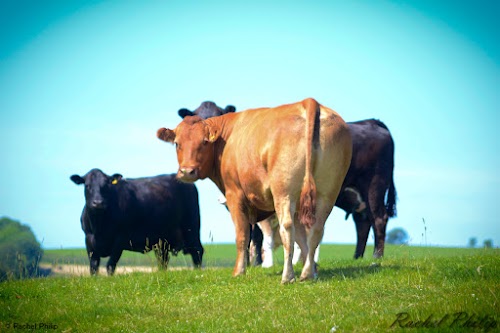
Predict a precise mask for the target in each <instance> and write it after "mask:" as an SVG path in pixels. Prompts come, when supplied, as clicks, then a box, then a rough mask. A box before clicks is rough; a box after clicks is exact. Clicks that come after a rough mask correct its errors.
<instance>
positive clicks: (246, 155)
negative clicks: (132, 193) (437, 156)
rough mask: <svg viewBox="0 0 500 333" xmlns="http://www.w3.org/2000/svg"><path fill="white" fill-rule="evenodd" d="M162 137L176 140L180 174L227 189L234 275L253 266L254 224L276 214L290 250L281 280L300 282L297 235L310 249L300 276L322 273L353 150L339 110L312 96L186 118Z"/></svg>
mask: <svg viewBox="0 0 500 333" xmlns="http://www.w3.org/2000/svg"><path fill="white" fill-rule="evenodd" d="M157 136H158V138H160V139H161V140H164V141H167V142H171V143H175V145H176V150H177V160H178V162H179V170H178V173H177V178H179V179H180V180H182V181H186V182H194V181H196V180H198V179H204V178H207V177H208V178H210V179H211V180H212V181H213V182H214V183H215V184H216V185H217V186H218V187H219V189H220V190H221V192H222V193H224V194H225V196H226V199H227V206H228V208H229V211H230V213H231V217H232V219H233V223H234V226H235V230H236V247H237V252H238V254H237V257H236V264H235V267H234V270H233V275H234V276H237V275H241V274H244V273H245V269H246V266H247V262H246V261H247V259H246V258H247V255H246V254H247V251H248V248H247V244H248V240H249V236H250V235H249V228H248V225H249V223H250V224H254V223H256V222H257V221H260V220H262V219H264V218H266V217H268V216H270V215H271V214H272V213H274V212H276V215H277V216H278V220H279V224H280V234H281V238H282V240H283V248H284V258H285V260H284V268H283V275H282V279H281V282H282V283H289V282H293V281H295V276H294V271H293V266H292V256H293V244H294V241H295V240H297V242H299V243H301V244H302V246H301V247H302V248H304V249H307V251H306V252H307V259H306V262H305V264H304V267H303V269H302V274H301V276H300V279H301V280H305V279H311V278H315V277H316V276H317V272H316V265H315V264H314V259H313V256H314V251H315V250H316V247H317V246H318V244H319V242H320V241H321V238H322V237H323V229H324V223H325V221H326V219H327V217H328V215H329V214H330V212H331V210H332V208H333V206H334V204H335V201H336V199H337V196H338V194H339V191H340V188H341V186H342V182H343V180H344V177H345V175H346V173H347V170H348V168H349V164H350V161H351V153H352V142H351V135H350V132H349V128H348V127H347V124H346V123H345V122H344V120H343V119H342V118H341V117H340V116H339V115H338V114H337V113H336V112H335V111H333V110H331V109H329V108H327V107H324V106H322V105H320V104H319V103H318V102H316V101H315V100H314V99H311V98H309V99H305V100H304V101H302V102H298V103H295V104H288V105H283V106H279V107H276V108H261V109H254V110H248V111H245V112H239V113H229V114H225V115H223V116H220V117H215V118H209V119H206V120H202V119H201V118H199V117H197V116H195V117H186V118H184V120H183V121H182V122H181V123H180V124H179V125H178V126H177V127H176V128H175V129H174V130H170V129H166V128H161V129H159V130H158V132H157ZM296 236H297V237H296Z"/></svg>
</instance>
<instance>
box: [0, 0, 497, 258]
mask: <svg viewBox="0 0 500 333" xmlns="http://www.w3.org/2000/svg"><path fill="white" fill-rule="evenodd" d="M498 17H500V5H499V2H498V1H494V0H491V1H485V0H479V1H477V0H474V1H472V0H466V1H439V0H436V1H434V0H432V1H431V0H414V1H404V0H401V1H315V0H309V1H190V0H179V1H106V2H102V1H80V0H75V1H43V2H40V1H17V0H7V1H1V2H0V158H1V163H0V171H1V172H0V216H8V217H11V218H14V219H17V220H20V221H22V222H24V223H27V224H29V225H30V226H31V228H32V229H33V230H34V232H35V234H36V236H37V238H38V239H39V240H40V241H42V242H43V246H44V247H46V248H59V247H61V246H62V247H83V246H84V235H83V232H82V230H81V228H80V222H79V218H80V213H81V210H82V207H83V204H84V197H83V187H78V186H76V185H75V184H74V183H72V182H71V181H70V180H69V177H70V176H71V175H72V174H75V173H77V174H80V175H83V174H85V173H86V172H87V171H89V170H90V169H91V168H94V167H98V168H101V169H102V170H103V171H104V172H106V173H108V174H113V173H117V172H118V173H121V174H123V175H124V176H125V177H141V176H153V175H157V174H161V173H171V172H175V171H176V169H177V160H176V157H175V150H174V148H173V146H171V145H169V144H166V143H163V142H161V141H159V140H158V139H157V138H156V136H155V134H156V130H157V129H158V128H160V127H163V126H165V127H170V128H174V127H175V126H176V125H177V124H178V123H179V121H180V118H179V117H178V115H177V110H178V109H180V108H183V107H186V108H190V109H194V108H196V107H197V106H198V105H199V104H200V103H201V102H202V101H205V100H212V101H214V102H216V103H217V104H218V105H220V106H223V107H225V106H226V105H227V104H232V105H235V106H236V108H237V110H238V111H242V110H244V109H247V108H255V107H262V106H277V105H280V104H284V103H291V102H296V101H299V100H302V99H303V98H306V97H314V98H315V99H317V100H318V101H319V102H320V103H322V104H324V105H326V106H329V107H331V108H333V109H335V110H336V111H338V112H339V113H340V114H341V115H342V116H343V117H344V119H345V120H346V121H355V120H361V119H365V118H378V119H380V120H382V121H383V122H384V123H385V124H386V125H387V126H388V127H389V129H390V130H391V133H392V135H393V137H394V140H395V145H396V154H395V183H396V189H397V192H398V216H397V217H396V218H394V219H392V220H390V222H389V225H388V229H389V230H390V229H392V228H395V227H402V228H404V229H406V230H407V231H408V233H409V235H410V243H411V244H415V245H425V244H428V245H443V246H465V245H466V244H467V241H468V239H469V238H470V237H476V238H477V240H478V243H479V244H482V242H483V241H484V240H485V239H492V240H493V242H494V244H495V245H498V244H500V223H499V222H500V221H499V217H498V215H497V210H498V208H499V207H500V190H499V188H500V174H499V171H500V134H499V132H500V130H499V126H500V35H499V31H500V27H499V20H498ZM197 186H198V190H199V192H200V205H201V217H202V228H201V238H202V242H203V243H211V242H233V241H234V229H233V226H232V222H231V219H230V216H229V214H228V213H227V212H226V210H225V209H224V208H223V207H221V206H220V205H219V204H218V203H217V197H218V196H219V191H218V190H217V188H216V187H215V185H214V184H213V183H212V182H211V181H210V180H204V181H198V182H197ZM423 219H425V225H424V223H423ZM355 240H356V236H355V230H354V224H353V222H352V220H351V219H349V220H347V221H345V220H344V213H343V211H341V210H339V209H338V208H335V209H334V212H333V213H332V215H331V216H330V218H329V221H328V222H327V227H326V231H325V237H324V241H325V242H334V243H355ZM370 242H371V237H370ZM353 251H354V247H353Z"/></svg>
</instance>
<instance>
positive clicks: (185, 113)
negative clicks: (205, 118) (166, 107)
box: [177, 109, 194, 118]
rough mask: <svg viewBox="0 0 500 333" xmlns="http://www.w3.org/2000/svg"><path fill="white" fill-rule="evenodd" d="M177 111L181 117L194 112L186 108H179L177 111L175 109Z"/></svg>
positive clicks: (192, 114)
mask: <svg viewBox="0 0 500 333" xmlns="http://www.w3.org/2000/svg"><path fill="white" fill-rule="evenodd" d="M177 113H178V114H179V116H181V118H184V117H187V116H194V112H192V111H189V110H188V109H180V110H179V111H177Z"/></svg>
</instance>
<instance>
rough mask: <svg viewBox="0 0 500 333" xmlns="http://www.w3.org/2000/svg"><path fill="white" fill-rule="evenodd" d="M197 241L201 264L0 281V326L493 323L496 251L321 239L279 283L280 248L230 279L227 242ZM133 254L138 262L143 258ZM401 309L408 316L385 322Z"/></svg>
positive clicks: (249, 327) (354, 328)
mask: <svg viewBox="0 0 500 333" xmlns="http://www.w3.org/2000/svg"><path fill="white" fill-rule="evenodd" d="M205 248H206V258H205V259H206V260H205V266H206V267H205V269H203V270H190V269H188V270H167V271H161V272H154V273H132V274H128V275H117V276H114V277H107V276H98V277H82V276H79V277H50V278H41V279H31V280H22V281H8V282H5V283H1V284H0V309H2V311H0V325H1V326H0V331H2V332H3V331H15V330H13V329H12V325H13V324H14V323H17V324H35V323H36V324H39V323H44V324H49V325H50V324H51V325H57V329H55V330H51V329H47V330H46V331H49V332H55V331H57V332H92V331H93V332H330V331H331V330H332V328H333V327H335V329H336V332H386V331H396V332H397V331H403V332H443V331H444V332H484V331H490V332H494V331H499V330H500V316H499V313H500V303H499V296H500V250H498V249H450V248H425V247H406V246H403V247H396V246H388V247H387V249H386V257H385V258H384V259H382V260H377V261H375V260H372V259H371V258H370V259H369V258H366V259H363V260H356V261H355V260H353V259H351V257H352V255H353V252H354V246H347V245H346V246H344V245H322V247H321V254H320V272H319V278H318V280H317V281H314V282H305V283H298V282H297V283H295V284H291V285H280V279H281V275H280V274H281V269H282V267H281V264H282V262H283V259H282V258H281V257H280V256H281V254H276V255H275V259H276V260H277V261H278V264H277V265H276V266H275V267H274V268H271V269H262V268H249V269H248V271H247V274H246V275H245V276H242V277H239V278H233V277H231V270H232V268H231V267H228V266H230V265H232V263H234V254H235V249H234V245H209V246H206V247H205ZM58 251H59V250H58ZM58 251H46V252H45V253H46V256H47V258H45V259H44V261H47V260H48V262H50V261H51V260H56V261H57V260H58V259H57V256H58ZM73 251H75V252H73ZM78 251H79V250H63V251H61V252H60V255H61V258H64V259H61V261H64V260H68V261H70V262H71V261H72V260H77V258H76V257H72V253H73V254H75V253H76V254H78V253H81V251H80V252H78ZM371 251H372V248H369V249H367V253H370V252H371ZM83 254H84V255H85V253H84V252H83ZM128 256H129V254H127V255H126V256H125V257H124V258H123V259H126V257H128ZM132 257H134V256H132ZM142 257H143V258H142V259H137V260H144V262H145V263H146V264H148V260H149V263H151V259H148V258H147V256H142ZM181 257H184V259H185V260H187V261H188V262H189V263H190V260H191V259H190V258H189V257H187V256H183V255H182V254H181V255H179V257H178V258H177V259H178V260H182V258H181ZM123 259H122V260H123ZM134 260H135V259H134ZM84 262H85V261H84ZM120 264H123V262H120V263H119V265H120ZM141 265H142V264H141ZM217 266H222V267H221V268H216V267H217ZM295 271H296V274H300V267H296V270H295ZM404 312H406V313H408V316H410V317H409V318H408V319H406V320H401V323H396V324H395V325H394V327H392V328H391V327H390V326H391V324H393V323H394V321H395V320H396V317H397V315H398V314H399V313H404ZM458 313H463V314H462V315H458ZM401 316H403V315H401ZM445 316H448V317H445ZM458 316H461V317H460V318H458ZM465 316H467V318H465ZM429 317H430V318H429ZM443 317H444V320H443V322H442V323H441V326H440V327H420V328H400V327H399V324H402V325H403V324H405V325H409V324H412V323H413V325H417V326H418V325H424V324H425V321H426V320H427V319H428V318H429V319H428V320H427V323H426V324H425V325H427V326H430V325H431V324H433V321H434V325H437V322H438V321H439V320H441V319H442V318H443ZM455 317H457V318H455ZM401 318H402V317H401ZM462 318H463V319H462ZM455 319H458V320H457V321H456V322H455V324H454V325H453V327H450V326H451V325H452V323H453V321H454V320H455ZM410 320H411V322H410ZM481 320H482V321H481ZM419 321H420V323H419ZM7 325H11V329H10V330H9V329H7ZM464 325H466V326H467V325H468V326H473V325H475V326H478V327H477V328H471V327H461V326H464ZM493 325H496V327H494V328H489V327H490V326H493ZM42 331H43V330H42Z"/></svg>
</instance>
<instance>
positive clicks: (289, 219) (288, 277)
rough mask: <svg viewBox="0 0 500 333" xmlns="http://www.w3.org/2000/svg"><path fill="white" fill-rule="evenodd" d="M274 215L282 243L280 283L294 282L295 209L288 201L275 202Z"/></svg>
mask: <svg viewBox="0 0 500 333" xmlns="http://www.w3.org/2000/svg"><path fill="white" fill-rule="evenodd" d="M275 208H276V215H277V216H278V221H279V230H280V235H281V240H282V242H283V253H284V264H283V275H282V277H281V283H283V284H284V283H292V282H295V273H294V271H293V264H292V259H293V246H294V243H295V227H294V221H293V217H294V216H295V207H293V206H291V205H290V201H289V200H286V199H284V200H281V201H280V202H275Z"/></svg>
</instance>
